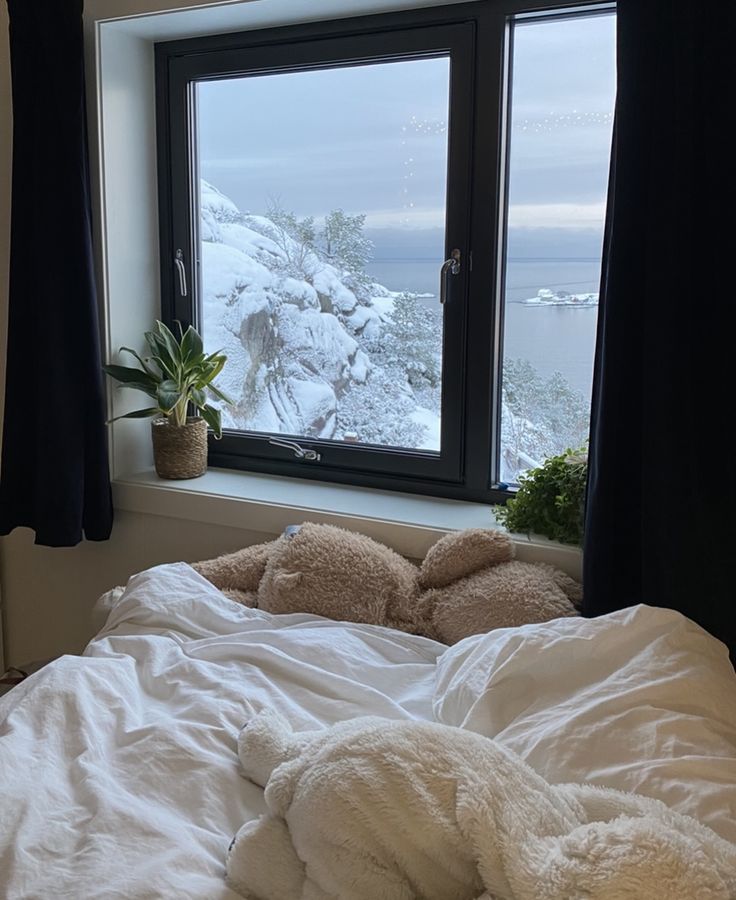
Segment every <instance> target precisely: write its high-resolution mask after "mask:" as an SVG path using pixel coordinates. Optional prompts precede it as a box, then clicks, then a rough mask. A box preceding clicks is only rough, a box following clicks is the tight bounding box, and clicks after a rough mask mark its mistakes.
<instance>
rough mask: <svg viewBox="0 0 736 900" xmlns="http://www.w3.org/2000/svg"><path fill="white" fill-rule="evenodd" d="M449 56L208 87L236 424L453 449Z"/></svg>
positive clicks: (205, 186)
mask: <svg viewBox="0 0 736 900" xmlns="http://www.w3.org/2000/svg"><path fill="white" fill-rule="evenodd" d="M448 98H449V59H448V58H447V57H445V56H442V57H438V58H425V59H417V60H403V61H396V62H390V63H385V62H383V63H376V64H370V65H355V66H346V67H334V68H326V69H320V70H307V71H301V72H288V73H275V74H267V75H253V76H245V77H237V78H227V79H220V80H216V81H209V82H200V83H198V85H197V95H196V101H197V102H196V108H197V122H198V157H199V175H200V179H201V180H200V197H199V203H200V227H201V234H200V238H201V247H200V250H201V253H200V260H201V266H200V272H201V275H200V277H201V285H200V296H201V310H200V324H201V327H202V330H203V337H204V341H205V346H206V349H207V350H209V351H212V350H217V349H220V348H223V349H224V350H225V352H226V353H227V356H228V364H227V366H226V368H225V370H224V372H223V375H222V376H221V381H222V386H223V389H224V390H226V391H227V393H229V394H230V395H231V396H232V397H233V398H235V400H236V404H235V406H234V407H232V408H229V409H228V408H225V409H223V419H224V423H225V427H227V428H230V429H235V430H242V431H250V432H264V433H276V434H288V435H292V436H294V437H296V438H297V439H298V438H300V437H304V438H320V439H325V440H334V441H345V442H350V443H362V444H372V445H387V446H391V447H400V448H413V449H424V450H429V451H439V449H440V395H441V371H442V358H441V357H442V317H441V315H440V309H439V303H438V300H437V297H436V296H435V295H436V292H437V283H438V277H439V276H438V272H439V267H440V264H441V262H442V258H443V252H444V245H445V190H446V181H447V118H448V102H449V100H448Z"/></svg>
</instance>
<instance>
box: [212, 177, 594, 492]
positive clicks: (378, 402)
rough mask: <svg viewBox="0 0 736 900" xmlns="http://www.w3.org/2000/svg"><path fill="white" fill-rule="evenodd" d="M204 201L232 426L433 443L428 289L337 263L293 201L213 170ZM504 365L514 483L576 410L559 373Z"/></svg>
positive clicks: (222, 380) (432, 318) (507, 458)
mask: <svg viewBox="0 0 736 900" xmlns="http://www.w3.org/2000/svg"><path fill="white" fill-rule="evenodd" d="M200 201H201V208H200V217H201V219H200V235H201V240H202V247H201V259H202V282H203V298H202V318H203V329H202V336H203V339H204V343H205V349H206V351H207V352H214V351H219V350H222V351H223V352H224V353H225V354H226V356H227V363H226V365H225V368H224V369H223V371H222V372H221V374H220V376H219V377H218V380H217V383H218V386H219V387H220V388H221V389H222V390H223V391H225V393H226V394H228V395H229V396H230V397H232V398H233V400H234V403H233V405H232V406H227V405H223V404H219V405H220V407H221V410H222V416H223V424H224V425H225V427H227V428H232V429H239V430H246V431H252V432H262V433H264V440H266V439H267V437H268V434H269V433H276V434H278V433H284V434H291V435H295V436H303V437H311V438H322V439H334V440H343V439H345V438H348V439H350V436H357V440H359V441H360V442H363V443H367V444H376V445H387V446H393V447H406V448H417V449H420V448H421V449H427V450H435V451H438V450H439V449H440V425H441V421H440V394H441V389H440V388H441V385H440V374H439V373H440V370H441V358H440V357H441V340H442V318H441V317H440V316H438V315H434V314H430V311H429V309H428V306H427V304H420V303H418V302H417V298H420V297H425V298H428V297H431V296H432V295H427V294H407V293H405V292H399V291H392V290H390V289H389V288H388V287H387V286H385V285H382V284H379V283H377V282H372V281H370V279H368V278H367V276H366V275H365V273H364V272H357V273H356V272H350V271H347V270H346V268H345V266H344V265H343V264H342V263H338V265H339V267H340V268H338V267H336V265H333V264H332V262H331V261H329V260H328V259H327V258H326V255H325V254H324V253H321V252H320V250H319V246H318V244H317V243H315V242H314V241H313V236H314V234H315V231H314V229H313V230H312V231H311V233H310V232H309V228H306V229H302V228H301V223H299V222H298V221H297V220H296V219H295V217H294V216H292V215H291V214H289V213H286V214H283V213H282V214H280V215H279V216H278V217H277V218H276V219H275V220H272V219H270V218H268V217H267V216H263V215H251V214H249V213H244V212H241V211H240V210H239V209H238V208H237V206H236V205H235V204H234V203H233V202H232V200H230V199H229V198H228V197H226V196H225V195H224V194H223V193H222V192H221V191H219V190H218V189H217V188H216V187H215V186H213V185H212V184H209V183H208V182H205V181H203V182H202V184H201V193H200ZM305 234H306V237H305ZM330 259H332V257H330ZM534 302H535V303H538V304H545V305H547V304H560V305H563V304H564V305H581V306H582V305H591V304H592V303H593V302H597V295H592V294H590V295H577V296H574V297H573V296H572V295H564V296H563V295H562V294H555V293H554V292H552V291H550V290H547V289H543V290H542V291H540V292H539V294H538V297H537V298H535V299H534ZM521 362H522V363H524V361H521ZM506 369H507V364H506V362H505V363H504V373H505V374H504V403H503V410H502V437H501V440H502V459H503V470H502V476H501V477H502V479H503V480H505V481H509V482H511V481H514V480H516V478H517V476H518V472H519V471H520V470H522V469H525V468H528V467H529V466H530V465H532V464H534V463H535V462H537V461H538V460H541V459H542V458H544V456H545V454H549V453H550V452H552V450H554V448H556V447H557V446H559V443H560V441H563V442H564V441H567V440H568V435H567V433H564V434H557V433H553V431H554V429H555V428H558V426H557V425H556V424H555V423H556V422H559V421H563V420H565V416H567V419H566V420H565V421H570V422H572V421H573V420H574V419H575V416H576V415H577V414H578V410H577V407H576V405H575V404H576V402H577V401H576V398H574V397H572V399H571V393H570V391H569V390H567V393H566V386H565V385H564V384H562V386H560V383H559V382H555V381H554V380H549V381H548V382H545V383H542V382H541V381H539V384H536V382H534V378H535V377H537V373H535V372H534V370H531V369H528V368H527V369H525V368H524V367H523V365H522V366H521V368H520V367H519V366H517V367H516V368H513V367H511V368H509V372H510V373H512V374H509V376H508V377H507V376H506ZM513 373H516V374H515V375H514V374H513ZM514 378H516V379H517V382H518V383H517V382H514ZM537 380H538V378H537ZM532 382H534V384H533V385H532V388H531V389H530V384H531V383H532ZM552 391H555V392H556V397H554V398H552V400H550V401H549V403H551V413H549V412H548V410H547V409H546V407H544V403H546V402H547V399H546V397H545V395H546V394H550V393H551V392H552ZM540 397H541V398H542V400H541V401H540V399H539V398H540ZM555 404H557V406H555ZM578 418H579V416H578ZM570 433H571V434H572V431H571V432H570ZM572 443H574V442H573V441H571V442H570V444H571V445H572Z"/></svg>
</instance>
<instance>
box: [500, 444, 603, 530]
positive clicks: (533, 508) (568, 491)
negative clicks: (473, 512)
mask: <svg viewBox="0 0 736 900" xmlns="http://www.w3.org/2000/svg"><path fill="white" fill-rule="evenodd" d="M587 480H588V454H587V452H586V451H585V450H575V451H573V450H566V451H565V452H564V453H561V454H560V455H559V456H551V457H550V458H549V459H547V460H545V462H544V463H543V464H542V465H541V466H539V467H538V468H536V469H530V470H529V471H528V472H525V473H524V474H523V475H521V476H520V477H519V490H518V491H517V493H516V496H515V497H512V498H511V499H510V500H509V501H508V502H507V504H506V506H500V507H498V508H495V509H494V513H495V515H496V519H497V520H498V521H499V522H501V524H502V525H505V526H506V528H508V530H509V531H514V532H517V533H521V534H524V533H526V534H530V533H534V534H543V535H545V536H546V537H548V538H551V539H552V540H553V541H561V542H562V543H563V544H578V545H580V544H582V542H583V519H584V511H585V487H586V484H587Z"/></svg>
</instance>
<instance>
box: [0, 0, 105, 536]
mask: <svg viewBox="0 0 736 900" xmlns="http://www.w3.org/2000/svg"><path fill="white" fill-rule="evenodd" d="M8 8H9V13H10V54H11V72H12V82H13V86H12V90H13V193H12V216H11V260H10V299H9V321H8V352H7V367H6V392H5V420H4V429H3V446H2V469H1V470H0V534H8V533H9V532H10V531H11V530H12V529H13V528H15V527H16V526H18V525H25V526H28V527H29V528H32V529H34V530H35V532H36V543H39V544H45V545H48V546H72V545H74V544H76V543H78V542H79V541H80V540H82V538H83V536H85V537H87V538H88V539H91V540H105V539H106V538H107V537H109V535H110V529H111V527H112V503H111V497H110V480H109V474H108V465H107V449H106V435H105V422H104V403H103V388H102V379H101V374H100V349H99V334H98V323H97V303H96V298H95V283H94V274H93V262H92V246H91V225H90V198H89V173H88V163H87V144H86V131H85V95H84V55H83V42H82V0H8Z"/></svg>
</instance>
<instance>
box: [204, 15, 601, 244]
mask: <svg viewBox="0 0 736 900" xmlns="http://www.w3.org/2000/svg"><path fill="white" fill-rule="evenodd" d="M614 28H615V24H614V20H613V17H612V16H596V17H590V18H585V19H578V20H567V21H560V22H558V23H554V24H550V23H544V24H541V23H538V24H524V25H522V26H517V28H516V39H515V57H514V93H513V108H512V123H511V125H512V133H511V172H510V204H511V209H510V224H511V225H512V227H517V228H547V229H554V230H556V231H558V230H559V229H568V230H580V229H587V230H588V231H599V230H600V223H601V221H602V216H603V203H604V198H605V188H606V179H607V174H608V151H609V146H610V136H611V112H612V103H613V96H614V77H615V71H614ZM448 73H449V62H448V60H447V59H444V58H440V59H425V60H416V61H407V62H396V63H383V64H376V65H363V66H356V67H349V68H343V69H337V70H335V69H333V70H324V71H313V72H300V73H293V74H280V75H265V76H252V77H247V78H237V79H228V80H224V81H215V82H208V83H202V84H200V85H199V88H198V91H199V93H198V110H199V144H200V160H201V175H202V177H203V178H205V179H207V180H208V181H210V182H212V183H213V184H214V185H215V186H216V187H218V188H219V189H220V190H221V191H223V193H225V194H227V195H228V196H229V197H231V198H232V200H233V201H234V202H235V203H236V204H237V205H238V206H239V207H240V209H241V210H243V211H249V212H253V213H263V212H265V210H266V208H267V206H268V205H269V203H270V202H273V201H277V202H279V203H280V204H281V205H282V206H283V207H284V208H285V209H288V210H293V211H294V212H296V213H297V214H298V215H299V216H305V215H314V216H315V217H317V218H319V217H321V216H323V215H324V214H325V213H327V212H329V211H330V210H331V209H336V208H341V209H343V210H345V211H346V212H349V213H353V214H355V213H365V214H366V216H367V219H366V226H367V227H368V228H370V229H382V230H384V234H390V233H395V234H396V236H397V238H398V240H399V241H400V242H401V243H402V244H404V243H409V242H410V243H411V244H415V243H416V242H417V241H421V236H420V235H416V234H414V235H413V240H412V239H411V238H410V235H409V233H408V232H416V231H417V230H418V229H422V230H424V229H432V231H435V230H436V229H437V228H441V227H442V225H443V222H444V204H445V181H444V179H445V171H446V158H447V121H448ZM387 229H388V230H389V231H388V232H386V230H387ZM402 233H403V236H402ZM435 233H436V231H435ZM427 238H428V239H429V234H427ZM397 255H400V254H397Z"/></svg>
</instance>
